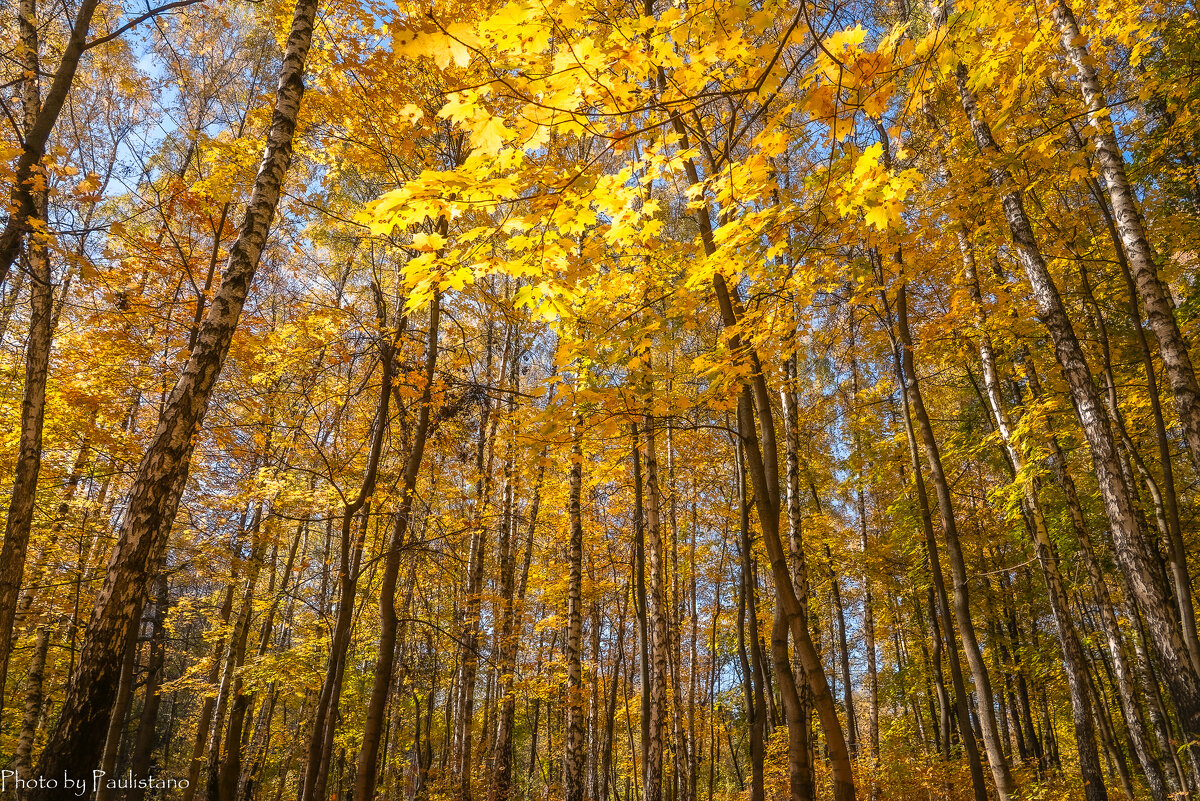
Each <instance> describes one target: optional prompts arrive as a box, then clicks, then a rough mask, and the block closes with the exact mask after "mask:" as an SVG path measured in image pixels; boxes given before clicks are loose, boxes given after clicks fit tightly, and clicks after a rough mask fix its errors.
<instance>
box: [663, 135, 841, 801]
mask: <svg viewBox="0 0 1200 801" xmlns="http://www.w3.org/2000/svg"><path fill="white" fill-rule="evenodd" d="M671 125H672V128H673V129H674V131H675V133H677V134H678V135H679V137H680V140H679V141H680V146H681V147H682V149H684V150H687V149H688V148H689V147H690V144H689V135H688V129H687V126H686V125H685V124H684V122H683V120H682V119H681V118H680V117H679V116H678V115H673V116H672V117H671ZM683 167H684V174H685V177H686V179H687V182H688V185H689V186H693V187H695V186H699V185H700V184H701V179H700V173H699V170H698V169H697V167H696V164H695V161H694V160H693V159H691V158H685V159H684V160H683ZM694 218H695V221H696V224H697V226H698V227H699V229H700V241H701V245H702V246H703V249H704V254H705V256H707V257H709V258H711V257H713V256H714V255H716V253H717V242H716V239H715V236H714V231H713V225H712V217H711V215H710V212H709V208H708V205H707V204H702V205H700V206H699V207H698V208H696V209H695V211H694ZM712 287H713V294H714V296H715V298H716V301H717V308H718V310H719V313H720V317H721V324H722V327H723V328H724V329H725V331H726V332H727V333H728V334H730V337H729V347H730V350H731V352H733V353H735V354H737V355H738V357H739V358H742V359H745V360H746V361H747V363H748V364H749V366H750V367H751V370H750V378H748V379H747V380H746V381H745V382H744V383H743V384H742V390H741V392H740V393H739V395H738V431H739V434H740V436H741V437H742V439H743V440H744V442H745V452H746V462H747V468H748V471H747V472H748V473H749V475H750V476H751V478H752V480H753V482H754V489H755V492H754V497H755V507H756V509H757V511H758V518H759V524H760V526H761V528H762V535H763V543H764V545H765V546H766V550H767V555H768V557H769V559H770V562H771V572H772V575H773V576H774V579H775V591H776V593H777V603H779V604H781V605H782V607H783V610H784V614H785V615H786V616H787V619H788V625H789V626H790V627H791V630H792V637H793V641H794V642H795V645H796V651H797V654H798V655H799V657H800V662H801V665H802V668H803V671H804V676H805V678H806V679H807V680H808V685H809V690H810V691H811V700H812V703H813V706H814V708H815V709H816V711H817V714H818V716H819V718H820V720H821V728H822V729H823V730H824V732H825V740H826V745H827V747H828V751H829V759H830V768H831V771H832V775H833V795H834V799H835V801H852V800H853V799H854V797H855V789H854V788H855V785H854V767H853V765H852V763H851V761H850V752H849V749H848V748H847V746H846V735H845V731H844V730H843V728H842V723H841V720H840V719H839V718H838V715H837V705H836V704H835V702H834V700H833V696H832V695H831V694H830V691H829V680H828V677H827V676H826V674H825V668H824V666H823V665H822V663H821V657H820V654H819V653H818V652H817V649H816V646H815V645H814V644H813V641H812V635H811V633H810V632H809V630H808V626H807V619H806V617H805V616H804V614H803V612H802V610H801V606H800V602H799V600H798V599H797V597H796V587H795V585H794V583H793V578H792V575H791V571H790V570H789V560H788V556H787V552H786V550H785V549H784V547H783V541H782V540H781V538H780V534H779V522H780V512H781V503H780V482H779V450H778V445H777V442H776V428H775V417H774V411H773V409H772V405H771V393H770V390H769V388H768V386H767V380H766V377H765V375H764V371H763V370H762V365H761V363H760V362H759V359H758V354H757V352H756V350H755V349H754V348H753V347H752V346H750V345H749V344H748V343H746V342H745V341H744V340H743V338H742V336H741V333H740V331H739V328H740V326H741V320H742V317H743V309H742V306H741V298H740V296H739V295H738V294H737V291H736V288H735V289H734V291H732V292H731V291H730V288H729V285H728V284H727V283H726V281H725V278H724V276H723V275H721V274H720V273H719V272H718V273H714V274H713V277H712Z"/></svg>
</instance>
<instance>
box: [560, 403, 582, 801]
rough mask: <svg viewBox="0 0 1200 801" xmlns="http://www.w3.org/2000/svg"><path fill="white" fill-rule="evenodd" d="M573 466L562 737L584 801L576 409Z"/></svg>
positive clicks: (570, 775)
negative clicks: (564, 717)
mask: <svg viewBox="0 0 1200 801" xmlns="http://www.w3.org/2000/svg"><path fill="white" fill-rule="evenodd" d="M571 429H572V430H571V457H570V458H571V467H570V471H569V476H570V478H569V488H568V492H567V517H568V520H569V529H570V535H569V540H568V544H567V573H568V577H569V578H568V588H567V639H566V648H565V649H564V650H565V656H566V660H567V691H566V699H565V700H566V715H567V720H566V736H565V737H564V738H563V797H564V798H565V799H566V801H583V797H584V778H585V777H584V765H585V761H586V759H587V753H586V741H587V721H586V719H585V712H584V703H583V700H584V688H583V660H582V652H583V511H582V509H581V508H580V498H581V494H582V492H583V420H582V418H581V417H580V415H579V413H578V412H575V414H574V419H573V421H572V425H571Z"/></svg>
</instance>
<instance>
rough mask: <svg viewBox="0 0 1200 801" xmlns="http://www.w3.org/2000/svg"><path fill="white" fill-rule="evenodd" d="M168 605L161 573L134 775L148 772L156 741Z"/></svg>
mask: <svg viewBox="0 0 1200 801" xmlns="http://www.w3.org/2000/svg"><path fill="white" fill-rule="evenodd" d="M170 604H171V597H170V593H169V587H168V585H167V574H166V573H165V572H160V573H159V574H158V579H157V581H156V582H155V588H154V629H153V631H152V632H151V634H150V660H149V664H148V667H147V669H146V691H145V695H144V700H143V701H142V718H141V720H140V721H139V723H138V732H137V738H136V740H135V741H134V747H133V758H132V759H131V760H130V762H129V767H130V769H131V770H132V771H133V775H134V776H138V777H144V776H147V775H149V773H150V765H151V758H152V757H153V755H154V747H155V745H156V744H157V740H158V737H157V735H158V710H159V707H160V705H161V703H162V693H161V689H160V688H161V687H162V683H163V673H164V668H165V666H166V655H167V642H166V640H167V608H168V607H169V606H170ZM128 797H129V801H142V799H143V798H145V797H146V788H144V787H135V788H133V789H132V790H131V791H130V793H129V796H128Z"/></svg>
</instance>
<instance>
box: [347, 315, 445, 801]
mask: <svg viewBox="0 0 1200 801" xmlns="http://www.w3.org/2000/svg"><path fill="white" fill-rule="evenodd" d="M440 317H441V298H440V296H438V295H437V294H435V295H434V297H433V301H432V304H431V306H430V309H429V334H428V337H427V338H426V341H425V375H424V383H425V385H424V387H423V388H422V390H421V399H420V401H419V406H418V409H417V425H416V427H415V429H414V430H413V435H412V443H411V445H410V446H409V452H408V459H407V462H406V463H405V466H404V478H403V482H402V486H401V490H400V493H401V494H400V506H399V508H398V509H397V510H396V511H395V512H394V513H393V515H392V535H391V539H390V540H388V544H387V551H386V552H385V553H384V555H383V575H382V577H381V579H380V587H379V621H380V622H379V654H378V656H377V657H376V660H375V678H374V680H373V683H372V685H371V695H370V700H369V701H368V702H367V716H366V721H365V722H364V724H363V734H362V749H361V751H360V752H359V757H358V773H357V776H356V777H355V787H354V798H355V799H356V801H372V799H373V798H374V797H375V788H376V784H377V783H378V779H379V768H378V764H377V763H378V759H379V739H380V736H381V734H382V732H383V727H384V716H385V714H386V712H387V705H388V697H389V694H390V691H391V688H392V671H393V669H394V666H395V660H396V636H397V630H398V627H399V620H398V619H397V616H396V581H397V579H398V577H399V575H400V557H401V555H402V553H403V550H404V538H405V536H406V535H407V533H408V529H409V527H410V525H411V518H412V505H413V497H414V496H415V494H416V489H417V479H418V477H419V476H420V473H421V461H422V459H423V458H424V455H425V441H426V439H427V438H428V435H429V417H430V406H431V402H430V400H431V398H432V395H433V377H434V370H435V369H436V367H437V352H438V324H439V320H440ZM391 357H392V354H391V353H389V358H391ZM387 389H388V390H389V391H390V390H391V387H390V386H388V387H387Z"/></svg>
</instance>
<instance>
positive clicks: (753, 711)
mask: <svg viewBox="0 0 1200 801" xmlns="http://www.w3.org/2000/svg"><path fill="white" fill-rule="evenodd" d="M736 458H737V471H738V473H737V476H738V480H737V487H738V509H739V513H738V517H739V521H740V522H739V524H738V551H739V552H740V554H741V571H740V576H741V580H740V582H739V590H738V627H737V638H738V659H739V660H740V661H741V668H742V684H743V692H744V695H745V699H746V720H747V724H748V726H749V729H750V801H763V798H764V794H763V754H764V744H763V741H764V739H765V737H764V730H765V728H766V726H765V724H766V699H765V697H764V693H763V682H762V670H761V668H760V667H759V661H760V658H759V652H758V649H757V648H750V649H749V654H750V655H751V656H750V657H749V658H748V657H747V648H746V640H747V639H750V640H751V642H754V641H756V640H757V639H758V637H757V626H756V625H755V622H754V621H755V617H756V613H755V606H756V602H755V597H754V582H753V579H752V576H753V573H754V555H753V552H752V550H751V547H752V544H751V540H750V499H749V496H748V489H747V486H746V484H747V482H746V470H745V467H744V464H743V461H744V460H743V454H742V448H741V443H740V442H739V443H738V447H737V457H736ZM747 613H749V617H750V631H749V637H747V631H746V616H747ZM732 750H733V748H732V745H731V746H730V751H732Z"/></svg>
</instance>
